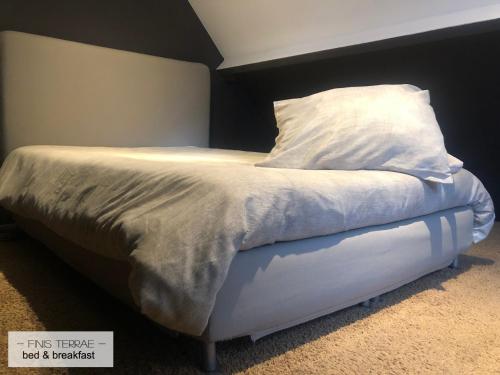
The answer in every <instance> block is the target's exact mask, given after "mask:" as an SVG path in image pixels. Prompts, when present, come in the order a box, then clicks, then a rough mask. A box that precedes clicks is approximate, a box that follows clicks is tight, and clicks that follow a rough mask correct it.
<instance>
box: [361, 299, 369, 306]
mask: <svg viewBox="0 0 500 375" xmlns="http://www.w3.org/2000/svg"><path fill="white" fill-rule="evenodd" d="M361 306H363V307H370V306H371V301H370V300H369V299H367V300H366V301H363V302H361Z"/></svg>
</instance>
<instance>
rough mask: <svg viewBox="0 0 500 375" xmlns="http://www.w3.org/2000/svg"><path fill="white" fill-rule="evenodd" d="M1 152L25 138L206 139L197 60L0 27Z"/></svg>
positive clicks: (117, 142) (172, 142)
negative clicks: (4, 29)
mask: <svg viewBox="0 0 500 375" xmlns="http://www.w3.org/2000/svg"><path fill="white" fill-rule="evenodd" d="M0 71H1V76H0V88H1V89H0V103H1V109H0V115H1V117H0V125H1V133H2V134H1V142H2V150H1V152H2V154H3V155H5V154H6V153H8V152H10V151H11V150H12V149H14V148H16V147H19V146H23V145H30V144H54V145H80V146H130V147H133V146H186V145H193V146H208V132H209V111H210V109H209V107H210V74H209V71H208V68H207V67H206V66H204V65H202V64H197V63H190V62H184V61H178V60H172V59H166V58H161V57H154V56H149V55H142V54H138V53H133V52H126V51H120V50H114V49H110V48H103V47H97V46H92V45H87V44H82V43H75V42H69V41H65V40H59V39H54V38H48V37H42V36H37V35H31V34H25V33H19V32H13V31H4V32H0Z"/></svg>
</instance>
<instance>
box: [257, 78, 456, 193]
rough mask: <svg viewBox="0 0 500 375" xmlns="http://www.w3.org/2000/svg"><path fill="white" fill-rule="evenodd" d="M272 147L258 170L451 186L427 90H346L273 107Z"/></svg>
mask: <svg viewBox="0 0 500 375" xmlns="http://www.w3.org/2000/svg"><path fill="white" fill-rule="evenodd" d="M274 113H275V116H276V122H277V125H278V129H279V135H278V137H277V138H276V145H275V146H274V148H273V149H272V151H271V153H270V154H269V155H268V156H267V158H266V159H264V160H263V161H262V162H260V163H258V164H256V165H257V166H261V167H274V168H295V169H343V170H356V169H378V170H388V171H395V172H402V173H407V174H410V175H414V176H417V177H420V178H422V179H424V180H429V181H435V182H442V183H451V182H452V178H451V171H450V167H449V165H448V154H447V152H446V149H445V146H444V141H443V135H442V134H441V130H440V129H439V125H438V123H437V121H436V117H435V115H434V111H433V109H432V107H431V106H430V100H429V92H428V91H423V90H420V89H419V88H418V87H415V86H411V85H380V86H365V87H349V88H340V89H333V90H328V91H324V92H320V93H317V94H314V95H310V96H307V97H304V98H299V99H289V100H283V101H279V102H275V103H274Z"/></svg>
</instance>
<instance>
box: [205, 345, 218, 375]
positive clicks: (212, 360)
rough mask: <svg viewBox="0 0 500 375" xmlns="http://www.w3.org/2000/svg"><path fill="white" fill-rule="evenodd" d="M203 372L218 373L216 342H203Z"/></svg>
mask: <svg viewBox="0 0 500 375" xmlns="http://www.w3.org/2000/svg"><path fill="white" fill-rule="evenodd" d="M202 344H203V363H202V366H203V371H205V372H215V371H217V350H216V347H215V342H214V341H203V343H202Z"/></svg>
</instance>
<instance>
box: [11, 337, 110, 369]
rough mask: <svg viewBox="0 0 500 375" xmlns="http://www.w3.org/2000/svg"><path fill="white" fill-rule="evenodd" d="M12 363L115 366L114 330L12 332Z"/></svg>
mask: <svg viewBox="0 0 500 375" xmlns="http://www.w3.org/2000/svg"><path fill="white" fill-rule="evenodd" d="M9 367H113V332H62V331H58V332H55V331H52V332H50V331H31V332H26V331H23V332H21V331H12V332H9Z"/></svg>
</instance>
